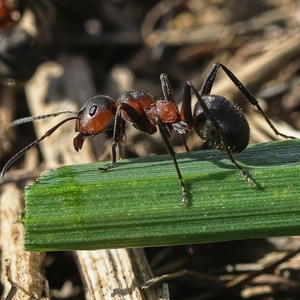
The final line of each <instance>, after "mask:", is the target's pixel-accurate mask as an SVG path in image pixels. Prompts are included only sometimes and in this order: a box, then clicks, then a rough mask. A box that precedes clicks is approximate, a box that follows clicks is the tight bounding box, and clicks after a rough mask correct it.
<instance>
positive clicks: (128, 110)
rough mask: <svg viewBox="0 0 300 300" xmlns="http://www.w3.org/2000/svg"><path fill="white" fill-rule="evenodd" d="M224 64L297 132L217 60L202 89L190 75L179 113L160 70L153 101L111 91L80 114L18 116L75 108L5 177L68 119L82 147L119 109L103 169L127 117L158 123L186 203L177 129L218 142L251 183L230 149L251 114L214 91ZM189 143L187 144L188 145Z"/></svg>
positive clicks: (147, 127)
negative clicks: (173, 141)
mask: <svg viewBox="0 0 300 300" xmlns="http://www.w3.org/2000/svg"><path fill="white" fill-rule="evenodd" d="M220 67H221V68H222V69H223V70H224V71H225V73H226V74H227V76H228V77H229V78H230V79H231V81H232V82H233V83H234V84H235V85H236V87H237V88H238V89H239V90H240V91H241V93H242V94H243V95H244V96H245V98H246V99H247V100H248V101H249V102H250V103H251V104H252V105H255V106H256V107H257V109H258V110H259V111H260V112H261V113H262V115H263V116H264V118H265V120H266V122H267V123H268V124H269V126H270V127H271V129H272V130H273V131H274V132H275V134H276V135H280V136H282V137H284V138H292V139H293V138H295V137H292V136H287V135H285V134H282V133H280V132H279V131H278V130H277V129H276V128H275V126H274V125H273V124H272V122H271V121H270V119H269V118H268V117H267V116H266V114H265V113H264V111H263V110H262V108H261V107H260V105H259V103H258V101H257V100H256V99H255V98H254V96H253V95H252V94H251V93H250V91H249V90H248V89H247V88H246V87H245V86H244V85H243V84H242V83H241V82H240V81H239V80H238V79H237V78H236V76H235V75H234V74H233V73H232V72H231V71H230V70H229V69H228V68H227V67H225V66H224V65H223V64H221V63H218V62H215V63H214V64H213V66H212V68H211V69H210V71H209V72H208V74H207V76H206V78H205V80H204V82H203V84H202V87H201V89H200V91H198V90H197V89H196V88H195V87H194V86H193V84H192V83H191V82H190V81H187V82H186V84H185V88H184V95H183V103H182V107H181V112H180V113H179V111H178V108H177V106H176V104H175V101H174V97H173V93H172V91H171V87H170V84H169V81H168V77H167V75H166V74H161V77H160V80H161V86H162V90H163V94H164V100H157V101H155V100H154V99H153V96H152V95H151V94H150V93H147V92H143V91H128V92H125V93H123V94H122V95H121V96H120V97H119V99H118V100H117V102H114V101H113V100H112V99H111V98H110V97H108V96H104V95H98V96H95V97H93V98H91V99H89V100H88V101H87V102H86V103H85V104H84V105H83V107H82V109H81V110H80V111H79V113H78V114H77V113H76V112H70V111H67V112H57V113H53V114H48V115H44V116H39V117H29V118H24V119H21V120H16V121H15V122H13V123H12V125H17V124H21V123H24V122H29V121H33V120H35V119H39V118H46V117H50V116H57V115H59V114H62V113H72V114H75V115H76V116H74V117H70V118H67V119H65V120H63V121H61V122H60V123H58V124H57V125H56V126H54V127H53V128H51V129H50V130H49V131H47V132H46V133H45V134H44V135H43V136H42V137H40V138H39V139H37V140H36V141H34V142H32V143H31V144H29V145H28V146H27V147H25V148H24V149H22V150H21V151H20V152H18V153H17V154H16V155H14V156H13V157H12V158H11V159H10V160H9V161H8V162H7V163H6V165H5V166H4V168H3V170H2V173H1V176H2V177H3V175H4V173H5V172H6V170H7V169H8V168H9V166H10V165H11V164H12V163H13V162H14V161H15V160H16V159H18V158H19V157H20V156H21V155H23V154H24V153H25V152H26V151H27V150H28V149H29V148H31V147H33V146H35V145H37V144H38V143H39V142H40V141H42V140H43V139H44V138H46V137H48V136H50V135H51V134H52V133H53V132H54V131H55V130H56V129H57V128H58V127H60V126H61V125H62V124H64V123H65V122H67V121H69V120H74V119H75V120H76V126H75V131H76V132H79V134H78V135H77V136H76V137H75V138H74V142H73V145H74V148H75V150H76V151H78V150H80V149H81V148H82V145H83V142H84V140H85V139H86V138H87V137H89V136H92V137H95V136H96V135H98V134H99V133H102V132H103V131H104V130H105V129H106V127H107V126H108V124H109V123H110V121H111V118H112V117H113V116H114V115H115V123H114V132H113V143H112V161H111V163H110V164H109V165H108V166H107V167H106V168H99V170H104V171H107V170H109V169H110V168H111V167H112V166H113V165H114V164H115V163H116V146H117V145H118V144H119V143H122V142H123V138H124V137H125V121H129V122H131V124H132V125H133V126H134V127H135V128H137V129H138V130H140V131H142V132H145V133H148V134H154V133H155V132H156V131H157V127H156V126H158V128H159V130H160V133H161V135H162V137H163V140H164V143H165V145H166V148H167V150H168V152H169V153H170V155H171V156H172V159H173V162H174V164H175V168H176V171H177V174H178V178H179V180H180V184H181V189H182V203H183V204H186V202H187V199H186V197H187V196H186V194H187V193H186V189H185V185H184V182H183V179H182V175H181V172H180V169H179V167H178V164H177V160H176V157H175V151H174V149H173V148H172V146H171V145H170V142H169V140H168V138H170V136H171V133H172V131H173V130H174V131H176V132H178V133H179V134H182V135H183V134H185V133H186V132H187V131H189V130H192V129H194V130H195V132H196V133H197V134H198V135H199V137H200V138H201V139H202V140H204V141H205V142H207V143H208V145H209V146H210V148H216V149H220V150H222V151H224V152H226V153H227V155H228V157H229V158H230V160H231V162H232V163H233V164H234V165H236V167H237V168H238V169H239V170H240V171H241V172H242V174H243V175H244V177H245V178H246V180H247V181H248V182H249V183H250V184H251V185H253V184H254V182H253V180H252V179H251V177H250V176H249V175H248V174H247V172H246V171H245V170H244V169H243V168H242V166H240V165H239V164H238V163H237V162H236V161H235V159H234V157H233V156H232V153H235V152H242V151H243V150H244V149H245V148H246V147H247V145H248V143H249V137H250V128H249V124H248V122H247V119H246V117H245V115H244V114H243V112H242V110H241V109H240V108H239V107H238V106H236V105H235V104H234V103H232V102H230V101H228V100H227V99H226V98H224V97H222V96H220V95H211V94H210V92H211V89H212V86H213V83H214V80H215V78H216V75H217V72H218V70H219V68H220ZM191 91H193V92H194V94H195V95H196V98H197V100H198V102H197V104H196V105H195V107H194V112H193V113H192V108H191ZM184 144H185V140H184ZM185 146H186V144H185ZM186 149H187V150H188V148H187V146H186Z"/></svg>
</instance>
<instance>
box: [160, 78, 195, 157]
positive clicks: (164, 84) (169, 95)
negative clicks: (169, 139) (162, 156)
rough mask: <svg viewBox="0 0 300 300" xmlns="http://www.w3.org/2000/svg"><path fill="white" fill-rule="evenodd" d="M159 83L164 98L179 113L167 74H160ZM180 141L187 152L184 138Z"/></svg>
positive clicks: (187, 148)
mask: <svg viewBox="0 0 300 300" xmlns="http://www.w3.org/2000/svg"><path fill="white" fill-rule="evenodd" d="M160 83H161V89H162V92H163V94H164V98H165V99H166V100H167V101H169V102H172V103H173V104H174V106H175V107H176V109H177V110H178V111H179V109H178V106H177V104H176V102H175V99H174V94H173V92H172V89H171V85H170V82H169V78H168V75H167V74H165V73H162V74H160ZM181 139H182V143H183V145H184V148H185V151H186V152H189V151H190V149H189V147H188V145H187V143H186V138H185V136H184V135H181Z"/></svg>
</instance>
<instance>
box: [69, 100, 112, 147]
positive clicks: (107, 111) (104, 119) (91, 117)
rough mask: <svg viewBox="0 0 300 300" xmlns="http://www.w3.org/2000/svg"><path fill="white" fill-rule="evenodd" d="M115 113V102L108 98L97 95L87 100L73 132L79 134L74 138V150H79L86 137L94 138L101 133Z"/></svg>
mask: <svg viewBox="0 0 300 300" xmlns="http://www.w3.org/2000/svg"><path fill="white" fill-rule="evenodd" d="M115 112H116V106H115V102H114V101H113V100H112V99H111V98H110V97H108V96H104V95H98V96H95V97H93V98H91V99H89V100H88V101H87V102H86V103H85V104H84V105H83V107H82V108H81V110H80V111H79V113H78V117H77V120H76V125H75V131H76V132H79V134H78V135H77V136H76V137H75V138H74V141H73V145H74V149H75V150H76V151H78V150H80V149H81V148H82V145H83V142H84V140H85V139H86V138H87V137H88V136H95V135H97V134H99V133H100V132H102V131H103V130H104V129H105V128H106V126H107V125H108V124H109V123H110V120H111V118H112V117H113V116H114V115H115Z"/></svg>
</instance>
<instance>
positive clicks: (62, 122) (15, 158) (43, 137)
mask: <svg viewBox="0 0 300 300" xmlns="http://www.w3.org/2000/svg"><path fill="white" fill-rule="evenodd" d="M63 113H64V112H63ZM54 114H56V113H54ZM49 115H50V116H52V115H53V114H49ZM76 115H77V113H76ZM45 116H47V115H45ZM41 117H42V118H43V116H41ZM46 118H47V117H46ZM77 118H78V117H77V116H76V117H69V118H67V119H65V120H62V121H61V122H59V123H58V124H56V125H55V126H54V127H52V128H51V129H49V130H48V131H47V132H46V133H45V134H44V135H43V136H41V137H40V138H38V139H37V140H35V141H33V142H32V143H30V144H29V145H27V146H26V147H25V148H23V149H22V150H20V151H19V152H18V153H17V154H15V155H14V156H13V157H12V158H11V159H10V160H9V161H8V162H7V163H6V164H5V166H4V167H3V169H2V171H1V174H0V176H1V177H2V178H3V176H4V174H5V173H6V171H7V170H8V168H9V167H10V166H11V165H12V163H13V162H14V161H15V160H17V159H18V158H19V157H20V156H22V155H23V154H24V153H25V152H26V151H27V150H29V149H30V148H32V147H34V146H35V145H37V144H38V143H39V142H41V141H42V140H43V139H45V138H46V137H48V136H50V135H51V134H52V133H53V132H54V131H55V130H56V129H57V128H58V127H60V126H61V125H63V124H64V123H66V122H67V121H70V120H75V119H77ZM24 119H27V120H28V119H31V121H33V120H36V119H39V117H29V118H24ZM24 119H19V120H16V121H20V120H24ZM32 119H33V120H32ZM26 122H30V121H24V122H21V123H17V124H15V125H18V124H22V123H26ZM13 123H14V122H13ZM13 126H14V125H13Z"/></svg>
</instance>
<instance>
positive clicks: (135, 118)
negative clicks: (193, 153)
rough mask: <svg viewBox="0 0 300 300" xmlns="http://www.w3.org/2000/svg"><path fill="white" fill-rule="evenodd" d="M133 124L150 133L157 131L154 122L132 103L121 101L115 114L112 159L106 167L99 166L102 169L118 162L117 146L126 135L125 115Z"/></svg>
mask: <svg viewBox="0 0 300 300" xmlns="http://www.w3.org/2000/svg"><path fill="white" fill-rule="evenodd" d="M124 112H125V113H126V115H127V116H126V119H128V120H129V121H130V122H131V123H132V125H133V126H134V127H135V128H137V129H138V130H140V131H142V132H145V133H148V134H154V133H155V132H156V126H155V125H154V124H152V123H151V122H150V121H149V120H148V119H147V118H145V116H143V115H140V114H139V113H138V112H137V111H136V110H135V109H134V108H133V107H132V106H131V105H129V104H127V103H124V102H121V103H119V106H118V108H117V112H116V116H115V124H114V133H113V140H114V141H113V143H112V161H111V163H110V164H109V165H108V166H107V167H106V168H99V170H101V171H108V170H109V169H111V168H112V167H113V165H114V164H115V163H116V147H117V145H119V144H120V142H122V138H123V136H124V135H125V133H124V132H125V130H124V126H125V121H124V119H125V116H124V115H123V114H124Z"/></svg>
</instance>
